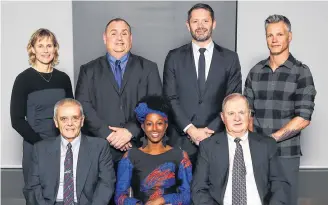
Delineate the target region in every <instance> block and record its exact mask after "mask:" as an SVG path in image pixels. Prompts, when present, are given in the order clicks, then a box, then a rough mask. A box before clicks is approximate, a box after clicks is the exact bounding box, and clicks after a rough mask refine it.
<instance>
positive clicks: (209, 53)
mask: <svg viewBox="0 0 328 205" xmlns="http://www.w3.org/2000/svg"><path fill="white" fill-rule="evenodd" d="M191 44H192V52H193V54H194V60H195V67H196V75H197V78H198V61H199V56H200V52H199V49H200V47H199V46H198V45H197V44H195V43H194V42H192V43H191ZM204 48H205V49H206V50H205V52H204V56H205V81H206V80H207V76H208V73H209V72H210V67H211V62H212V56H213V49H214V43H213V41H211V42H210V43H209V44H207V46H205V47H204ZM191 125H192V124H189V125H187V126H186V127H185V128H184V129H183V131H184V132H187V130H188V128H189V127H190V126H191Z"/></svg>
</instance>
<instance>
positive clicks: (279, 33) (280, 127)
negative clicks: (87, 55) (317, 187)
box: [244, 15, 316, 205]
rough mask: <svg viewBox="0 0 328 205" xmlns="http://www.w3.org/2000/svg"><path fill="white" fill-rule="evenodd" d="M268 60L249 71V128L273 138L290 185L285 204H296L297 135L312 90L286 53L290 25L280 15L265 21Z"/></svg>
mask: <svg viewBox="0 0 328 205" xmlns="http://www.w3.org/2000/svg"><path fill="white" fill-rule="evenodd" d="M265 30H266V41H267V46H268V48H269V51H270V56H269V58H267V59H265V60H262V61H260V62H259V63H258V64H256V65H255V66H254V67H253V68H252V69H251V71H250V72H249V74H248V76H247V79H246V82H245V90H244V95H245V96H246V97H247V99H248V101H249V104H250V107H251V109H252V112H253V119H252V122H253V123H250V125H251V126H250V127H249V129H250V130H251V131H253V130H254V131H255V132H258V133H260V134H264V135H268V136H271V137H273V138H274V139H275V140H276V141H277V142H278V156H279V161H280V162H281V164H282V167H283V170H284V173H285V175H286V177H287V179H288V181H289V183H290V185H291V193H289V194H288V196H289V201H288V203H287V204H288V205H296V204H297V198H298V193H297V192H298V171H299V165H300V156H301V154H302V153H301V147H300V132H301V130H302V129H304V128H305V127H307V126H308V125H309V124H310V120H311V115H312V112H313V109H314V98H315V95H316V90H315V87H314V83H313V78H312V74H311V72H310V69H309V67H307V66H306V65H305V64H302V63H301V62H300V61H298V60H296V59H295V58H294V57H293V56H292V54H290V53H289V43H290V42H291V40H292V32H291V24H290V21H289V20H288V18H286V17H285V16H282V15H272V16H269V17H268V18H267V19H266V20H265Z"/></svg>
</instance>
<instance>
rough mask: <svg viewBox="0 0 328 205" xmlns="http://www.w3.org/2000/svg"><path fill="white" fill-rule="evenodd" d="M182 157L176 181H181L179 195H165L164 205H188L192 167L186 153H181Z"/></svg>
mask: <svg viewBox="0 0 328 205" xmlns="http://www.w3.org/2000/svg"><path fill="white" fill-rule="evenodd" d="M182 155H183V157H182V160H181V162H180V165H179V171H178V179H179V180H181V185H180V186H179V188H178V189H179V193H176V194H167V195H164V196H163V198H164V200H165V204H172V205H189V204H190V201H191V200H190V183H191V180H192V165H191V162H190V160H189V158H188V154H187V153H186V152H183V153H182Z"/></svg>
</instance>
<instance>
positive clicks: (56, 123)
mask: <svg viewBox="0 0 328 205" xmlns="http://www.w3.org/2000/svg"><path fill="white" fill-rule="evenodd" d="M53 119H54V122H55V125H56V127H57V128H58V122H57V119H56V118H55V117H54V118H53Z"/></svg>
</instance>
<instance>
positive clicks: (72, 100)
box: [54, 98, 84, 118]
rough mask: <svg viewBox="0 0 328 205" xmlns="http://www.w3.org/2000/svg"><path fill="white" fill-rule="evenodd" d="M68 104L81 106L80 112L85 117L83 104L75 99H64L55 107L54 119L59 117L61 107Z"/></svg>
mask: <svg viewBox="0 0 328 205" xmlns="http://www.w3.org/2000/svg"><path fill="white" fill-rule="evenodd" d="M66 103H67V104H74V105H77V106H79V108H80V111H81V115H82V116H84V113H83V107H82V104H81V103H80V102H79V101H77V100H75V99H73V98H64V99H62V100H59V101H58V102H57V103H56V104H55V107H54V118H56V116H57V112H58V108H59V107H60V106H63V105H64V104H66Z"/></svg>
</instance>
